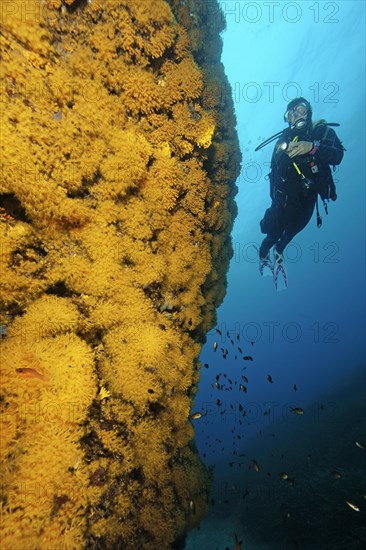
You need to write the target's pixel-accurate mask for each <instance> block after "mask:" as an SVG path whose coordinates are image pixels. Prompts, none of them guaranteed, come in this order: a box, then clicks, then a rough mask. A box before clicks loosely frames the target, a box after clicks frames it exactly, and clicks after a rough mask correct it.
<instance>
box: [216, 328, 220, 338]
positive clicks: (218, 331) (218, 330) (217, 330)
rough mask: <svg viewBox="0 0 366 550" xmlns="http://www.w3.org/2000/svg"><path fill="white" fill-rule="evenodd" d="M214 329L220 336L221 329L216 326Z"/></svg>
mask: <svg viewBox="0 0 366 550" xmlns="http://www.w3.org/2000/svg"><path fill="white" fill-rule="evenodd" d="M215 330H216V332H217V334H220V336H221V330H220V329H218V328H216V329H215Z"/></svg>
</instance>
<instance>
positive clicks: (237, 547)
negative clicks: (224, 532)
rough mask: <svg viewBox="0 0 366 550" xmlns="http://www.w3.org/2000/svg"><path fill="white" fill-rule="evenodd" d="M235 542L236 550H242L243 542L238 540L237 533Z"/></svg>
mask: <svg viewBox="0 0 366 550" xmlns="http://www.w3.org/2000/svg"><path fill="white" fill-rule="evenodd" d="M234 540H235V550H241V545H242V544H243V541H242V540H239V539H238V535H237V534H236V533H234Z"/></svg>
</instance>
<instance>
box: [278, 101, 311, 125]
mask: <svg viewBox="0 0 366 550" xmlns="http://www.w3.org/2000/svg"><path fill="white" fill-rule="evenodd" d="M312 114H313V111H312V109H311V105H310V103H309V102H308V101H307V100H306V99H305V98H304V97H296V98H295V99H293V100H292V101H290V103H289V104H288V105H287V109H286V112H285V114H284V116H283V118H284V120H285V122H287V123H288V124H289V126H290V128H291V130H297V131H301V130H306V129H308V128H310V127H311V125H312V121H311V116H312Z"/></svg>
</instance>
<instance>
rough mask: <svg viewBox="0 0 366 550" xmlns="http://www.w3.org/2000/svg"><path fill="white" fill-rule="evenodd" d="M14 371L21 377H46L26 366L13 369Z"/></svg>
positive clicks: (44, 378)
mask: <svg viewBox="0 0 366 550" xmlns="http://www.w3.org/2000/svg"><path fill="white" fill-rule="evenodd" d="M15 371H16V372H17V373H18V374H19V375H20V376H21V377H22V378H38V379H39V380H46V377H45V376H44V374H41V373H40V372H38V371H36V369H32V368H28V367H26V368H19V369H15Z"/></svg>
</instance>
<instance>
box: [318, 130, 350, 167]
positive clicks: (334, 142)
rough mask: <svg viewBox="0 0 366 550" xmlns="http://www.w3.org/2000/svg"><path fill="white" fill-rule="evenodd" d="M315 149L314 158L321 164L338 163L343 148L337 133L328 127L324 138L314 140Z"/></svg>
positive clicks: (341, 156)
mask: <svg viewBox="0 0 366 550" xmlns="http://www.w3.org/2000/svg"><path fill="white" fill-rule="evenodd" d="M314 145H315V147H316V151H315V153H314V156H315V159H318V160H319V161H320V162H321V163H323V164H333V165H337V164H340V163H341V161H342V158H343V151H344V148H343V146H342V143H341V142H340V141H339V139H338V136H337V134H336V133H335V131H334V130H333V129H332V128H328V132H327V135H326V138H325V139H324V140H320V143H319V144H318V143H317V142H314Z"/></svg>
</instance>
